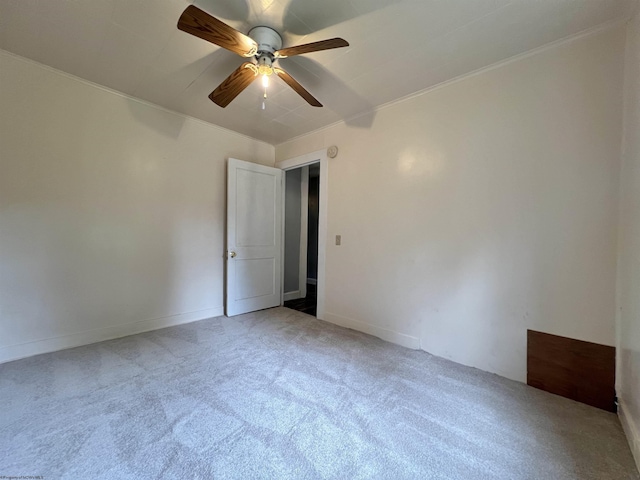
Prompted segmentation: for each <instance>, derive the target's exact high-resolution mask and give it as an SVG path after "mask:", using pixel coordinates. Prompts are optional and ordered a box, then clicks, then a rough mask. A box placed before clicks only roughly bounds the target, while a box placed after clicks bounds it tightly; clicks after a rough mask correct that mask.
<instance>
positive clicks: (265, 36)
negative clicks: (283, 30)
mask: <svg viewBox="0 0 640 480" xmlns="http://www.w3.org/2000/svg"><path fill="white" fill-rule="evenodd" d="M248 35H249V36H250V37H251V38H252V39H253V40H254V41H255V42H256V43H257V44H258V47H257V49H256V53H255V56H256V57H258V58H259V57H261V56H262V55H268V56H269V57H270V58H271V59H273V56H274V53H275V52H276V50H280V49H281V48H282V37H281V36H280V34H279V33H278V32H276V31H275V30H274V29H273V28H270V27H263V26H261V27H253V28H252V29H251V30H249V34H248Z"/></svg>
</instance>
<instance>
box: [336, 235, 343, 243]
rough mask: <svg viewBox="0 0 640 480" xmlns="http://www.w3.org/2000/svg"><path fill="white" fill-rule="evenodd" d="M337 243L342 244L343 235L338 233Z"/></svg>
mask: <svg viewBox="0 0 640 480" xmlns="http://www.w3.org/2000/svg"><path fill="white" fill-rule="evenodd" d="M336 245H342V235H336Z"/></svg>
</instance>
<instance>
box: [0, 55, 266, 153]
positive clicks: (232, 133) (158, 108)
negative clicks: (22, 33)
mask: <svg viewBox="0 0 640 480" xmlns="http://www.w3.org/2000/svg"><path fill="white" fill-rule="evenodd" d="M0 55H4V56H7V57H11V58H14V59H16V60H19V61H22V62H24V63H30V64H32V65H37V66H38V67H41V68H43V69H45V70H48V71H50V72H53V73H56V74H58V75H61V76H63V77H67V78H69V79H71V80H75V81H77V82H80V83H83V84H85V85H88V86H90V87H95V88H97V89H99V90H102V91H104V92H108V93H112V94H114V95H117V96H119V97H121V98H126V99H127V100H133V101H134V102H137V103H140V104H142V105H146V106H147V107H152V108H155V109H157V110H160V111H162V112H165V113H169V114H172V115H177V116H179V117H182V118H186V119H188V120H192V121H194V122H196V123H200V124H203V125H207V126H209V127H214V128H215V129H217V130H221V131H223V132H225V133H228V134H231V135H235V136H237V137H240V138H244V139H247V140H251V141H254V142H260V143H264V144H265V145H269V146H271V147H273V146H275V145H274V144H272V143H269V142H265V141H264V140H260V139H258V138H254V137H250V136H249V135H245V134H244V133H239V132H236V131H235V130H231V129H229V128H225V127H221V126H220V125H216V124H215V123H211V122H207V121H205V120H202V119H200V118H196V117H192V116H191V115H186V114H184V113H180V112H176V111H175V110H171V109H169V108H165V107H161V106H160V105H158V104H156V103H152V102H148V101H147V100H142V99H141V98H138V97H133V96H131V95H127V94H126V93H122V92H119V91H118V90H113V89H112V88H109V87H105V86H104V85H100V84H99V83H95V82H92V81H91V80H86V79H84V78H81V77H77V76H75V75H72V74H70V73H67V72H64V71H62V70H58V69H57V68H53V67H50V66H49V65H45V64H44V63H40V62H37V61H35V60H31V59H30V58H26V57H22V56H20V55H16V54H15V53H12V52H9V51H7V50H3V49H1V48H0Z"/></svg>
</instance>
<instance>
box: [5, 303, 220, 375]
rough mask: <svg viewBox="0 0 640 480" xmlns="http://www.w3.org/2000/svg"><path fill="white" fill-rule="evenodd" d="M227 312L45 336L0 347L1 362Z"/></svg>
mask: <svg viewBox="0 0 640 480" xmlns="http://www.w3.org/2000/svg"><path fill="white" fill-rule="evenodd" d="M221 315H224V307H217V308H208V309H206V310H199V311H196V312H187V313H179V314H177V315H170V316H168V317H161V318H153V319H150V320H142V321H139V322H133V323H125V324H123V325H114V326H112V327H104V328H96V329H94V330H88V331H86V332H79V333H72V334H71V335H62V336H59V337H53V338H45V339H42V340H35V341H33V342H27V343H21V344H18V345H8V346H6V347H0V363H5V362H11V361H13V360H19V359H21V358H26V357H31V356H33V355H40V354H41V353H50V352H56V351H58V350H64V349H67V348H73V347H81V346H83V345H89V344H91V343H97V342H103V341H105V340H112V339H114V338H120V337H126V336H129V335H135V334H136V333H142V332H148V331H150V330H158V329H160V328H166V327H173V326H175V325H181V324H183V323H190V322H196V321H198V320H204V319H207V318H212V317H219V316H221Z"/></svg>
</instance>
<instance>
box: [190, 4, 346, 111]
mask: <svg viewBox="0 0 640 480" xmlns="http://www.w3.org/2000/svg"><path fill="white" fill-rule="evenodd" d="M178 29H180V30H182V31H184V32H187V33H189V34H191V35H194V36H196V37H198V38H202V39H203V40H207V41H208V42H211V43H213V44H214V45H218V46H219V47H222V48H225V49H227V50H229V51H231V52H233V53H237V54H238V55H240V56H243V57H251V56H254V55H255V58H256V60H257V62H256V63H253V62H249V61H247V62H244V63H243V64H242V65H240V66H239V67H238V68H236V69H235V70H234V71H233V72H232V73H231V75H229V76H228V77H227V78H226V79H225V80H224V81H223V82H222V83H221V84H220V85H218V87H217V88H216V89H215V90H214V91H213V92H211V94H210V95H209V99H210V100H211V101H212V102H214V103H215V104H216V105H219V106H220V107H222V108H224V107H226V106H227V105H229V103H230V102H231V101H232V100H233V99H234V98H236V97H237V96H238V95H239V94H240V93H241V92H242V91H243V90H244V89H245V88H247V87H248V86H249V85H250V84H251V82H253V81H254V80H255V79H256V77H257V76H258V75H260V76H262V84H263V86H264V89H265V91H264V98H266V97H267V85H268V83H269V78H268V77H269V75H272V74H273V73H274V72H275V73H276V75H277V76H278V77H280V78H281V79H282V81H284V83H286V84H287V85H288V86H289V87H291V88H292V89H293V90H294V91H295V92H296V93H297V94H298V95H300V96H301V97H302V98H304V99H305V100H306V101H307V103H308V104H309V105H311V106H313V107H322V104H321V103H320V102H319V101H318V100H317V99H316V98H315V97H314V96H313V95H311V94H310V93H309V92H308V91H307V90H306V89H305V88H304V87H303V86H302V85H300V83H298V82H297V81H296V80H295V79H294V78H293V77H292V76H291V75H289V74H288V73H287V72H285V71H284V70H283V69H282V68H279V67H274V66H273V62H274V60H276V59H278V58H285V57H291V56H294V55H303V54H305V53H313V52H320V51H322V50H330V49H333V48H341V47H348V46H349V42H347V41H346V40H344V39H342V38H330V39H328V40H321V41H319V42H312V43H307V44H303V45H296V46H294V47H288V48H284V49H283V48H282V37H281V36H280V34H279V33H278V32H276V31H275V30H274V29H273V28H270V27H265V26H258V27H254V28H252V29H251V30H249V34H248V35H245V34H243V33H241V32H239V31H238V30H236V29H235V28H233V27H230V26H229V25H227V24H226V23H224V22H222V21H220V20H218V19H217V18H215V17H212V16H211V15H209V14H208V13H206V12H205V11H203V10H200V9H199V8H198V7H196V6H194V5H189V6H188V7H187V8H186V9H185V11H184V12H182V15H181V16H180V19H179V20H178ZM262 108H263V109H264V108H265V107H264V102H263V106H262Z"/></svg>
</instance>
